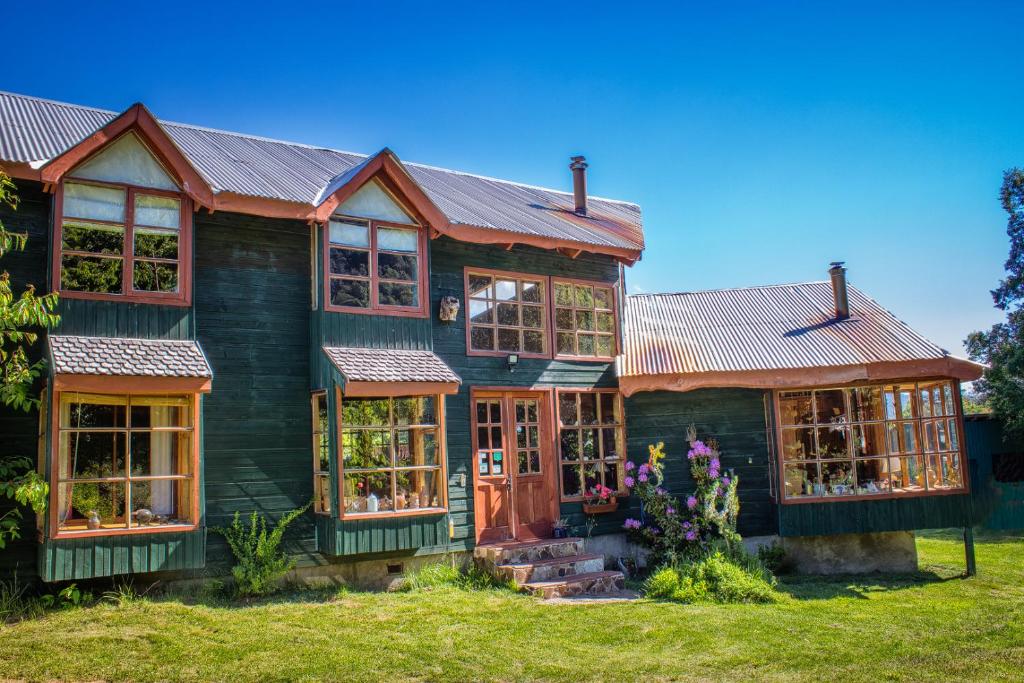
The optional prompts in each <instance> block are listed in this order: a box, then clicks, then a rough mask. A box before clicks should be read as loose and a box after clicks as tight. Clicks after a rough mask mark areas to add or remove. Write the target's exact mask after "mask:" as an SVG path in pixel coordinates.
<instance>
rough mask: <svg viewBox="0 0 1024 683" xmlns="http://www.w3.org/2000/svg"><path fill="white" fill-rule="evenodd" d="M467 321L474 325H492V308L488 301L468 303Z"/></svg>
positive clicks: (471, 300)
mask: <svg viewBox="0 0 1024 683" xmlns="http://www.w3.org/2000/svg"><path fill="white" fill-rule="evenodd" d="M469 320H470V322H474V323H493V322H494V307H493V306H492V305H491V303H490V302H488V301H477V300H475V299H470V301H469Z"/></svg>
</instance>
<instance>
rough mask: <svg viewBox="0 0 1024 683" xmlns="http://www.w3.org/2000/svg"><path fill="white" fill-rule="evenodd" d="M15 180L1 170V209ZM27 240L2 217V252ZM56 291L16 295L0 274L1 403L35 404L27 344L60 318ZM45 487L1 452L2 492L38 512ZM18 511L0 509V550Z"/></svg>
mask: <svg viewBox="0 0 1024 683" xmlns="http://www.w3.org/2000/svg"><path fill="white" fill-rule="evenodd" d="M14 190H15V187H14V183H13V182H11V179H10V177H8V176H7V174H6V173H4V172H3V171H0V208H8V209H10V210H11V211H14V210H17V208H18V197H17V195H15V194H14ZM27 242H28V234H27V233H16V232H10V231H8V230H7V228H5V227H4V225H3V223H2V222H0V257H2V256H4V255H5V254H6V253H7V252H9V251H12V250H17V251H22V250H24V249H25V245H26V243H27ZM56 309H57V295H56V294H52V293H51V294H47V295H45V296H36V293H35V287H33V286H32V285H28V286H27V287H26V288H25V290H24V291H23V292H22V293H21V295H20V296H15V295H14V290H13V288H12V286H11V276H10V274H9V273H7V272H6V271H5V272H3V273H0V404H2V405H3V406H5V407H9V408H14V409H16V410H21V411H24V412H28V411H31V410H32V409H33V408H38V407H39V398H38V397H36V396H34V395H33V391H32V387H33V384H34V383H35V381H36V380H37V379H38V378H39V376H40V374H41V373H42V371H43V362H42V361H37V362H35V363H32V362H30V361H29V357H28V351H27V347H28V346H29V345H31V344H34V343H35V342H36V340H37V339H38V336H39V335H38V333H36V332H34V331H33V330H34V329H39V328H47V327H52V326H54V325H56V324H57V323H58V322H59V320H60V317H59V316H58V315H56V313H54V311H56ZM48 494H49V487H48V486H47V484H46V482H45V480H44V479H43V478H42V477H41V476H39V474H38V473H37V472H36V471H35V470H34V468H33V463H32V460H31V459H30V458H27V457H25V456H20V455H15V454H10V453H2V452H0V497H4V498H9V499H12V500H14V501H16V502H17V503H18V504H19V505H22V506H28V507H31V508H32V509H33V510H34V511H35V513H36V514H40V513H42V512H43V510H45V509H46V501H47V496H48ZM21 517H22V513H21V509H20V508H19V507H13V508H11V509H9V510H7V511H6V512H4V513H3V514H0V549H2V548H4V547H6V545H7V542H8V541H10V540H14V539H16V538H18V537H19V535H20V533H19V523H20V521H21Z"/></svg>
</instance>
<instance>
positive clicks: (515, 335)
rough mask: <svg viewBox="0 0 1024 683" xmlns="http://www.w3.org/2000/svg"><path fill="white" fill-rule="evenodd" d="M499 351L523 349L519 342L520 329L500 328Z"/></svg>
mask: <svg viewBox="0 0 1024 683" xmlns="http://www.w3.org/2000/svg"><path fill="white" fill-rule="evenodd" d="M498 350H499V351H522V348H520V344H519V330H514V329H513V330H510V329H505V328H498Z"/></svg>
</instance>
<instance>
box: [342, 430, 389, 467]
mask: <svg viewBox="0 0 1024 683" xmlns="http://www.w3.org/2000/svg"><path fill="white" fill-rule="evenodd" d="M341 450H342V460H343V464H344V466H345V467H346V468H350V469H355V468H371V467H390V466H391V432H388V431H383V430H376V429H346V430H344V431H342V433H341Z"/></svg>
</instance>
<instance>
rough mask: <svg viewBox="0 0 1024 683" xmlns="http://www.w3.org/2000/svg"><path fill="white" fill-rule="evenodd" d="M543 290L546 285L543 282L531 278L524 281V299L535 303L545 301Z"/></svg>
mask: <svg viewBox="0 0 1024 683" xmlns="http://www.w3.org/2000/svg"><path fill="white" fill-rule="evenodd" d="M543 292H544V287H543V285H542V284H541V283H539V282H532V281H530V280H524V281H523V301H526V302H529V303H534V304H539V303H543V301H544V298H543Z"/></svg>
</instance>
